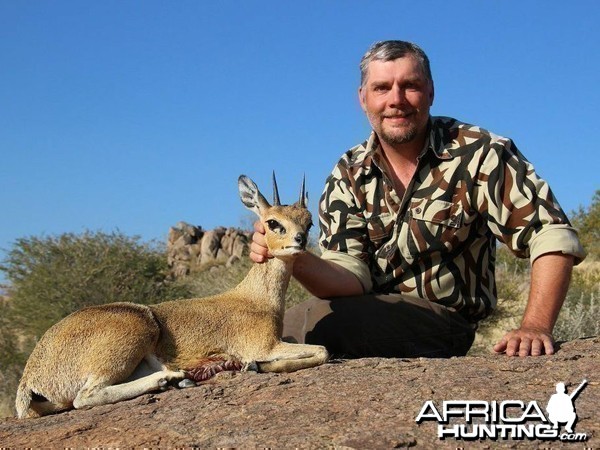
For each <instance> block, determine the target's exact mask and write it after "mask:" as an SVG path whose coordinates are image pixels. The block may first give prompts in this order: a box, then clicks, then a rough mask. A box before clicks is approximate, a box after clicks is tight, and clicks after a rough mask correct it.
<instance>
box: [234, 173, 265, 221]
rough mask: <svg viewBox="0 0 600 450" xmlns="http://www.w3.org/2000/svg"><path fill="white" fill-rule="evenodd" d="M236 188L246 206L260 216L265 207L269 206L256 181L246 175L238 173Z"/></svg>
mask: <svg viewBox="0 0 600 450" xmlns="http://www.w3.org/2000/svg"><path fill="white" fill-rule="evenodd" d="M238 189H239V191H240V199H241V200H242V203H243V204H244V206H245V207H246V208H248V209H249V210H251V211H254V212H255V213H256V215H257V216H259V217H260V216H262V214H263V213H264V211H265V210H266V209H267V208H270V207H271V205H269V202H268V201H267V200H266V199H265V197H264V196H263V195H262V194H261V193H260V191H259V190H258V186H256V183H254V181H252V180H251V179H250V178H248V177H247V176H246V175H240V177H239V178H238Z"/></svg>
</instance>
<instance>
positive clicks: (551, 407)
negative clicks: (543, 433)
mask: <svg viewBox="0 0 600 450" xmlns="http://www.w3.org/2000/svg"><path fill="white" fill-rule="evenodd" d="M586 384H587V380H583V381H582V382H581V384H580V385H579V386H578V387H577V389H575V391H573V393H572V394H571V395H568V394H567V389H566V388H565V383H556V394H554V395H553V396H552V397H550V400H549V401H548V406H546V411H547V412H548V419H550V422H552V424H553V425H554V426H553V427H552V428H553V429H555V430H557V429H558V424H559V423H566V424H567V425H566V427H565V430H566V431H567V433H573V425H574V424H575V421H576V420H577V414H576V413H575V405H573V402H574V400H575V397H577V396H578V395H579V393H580V392H581V390H582V389H583V388H584V387H585V385H586Z"/></svg>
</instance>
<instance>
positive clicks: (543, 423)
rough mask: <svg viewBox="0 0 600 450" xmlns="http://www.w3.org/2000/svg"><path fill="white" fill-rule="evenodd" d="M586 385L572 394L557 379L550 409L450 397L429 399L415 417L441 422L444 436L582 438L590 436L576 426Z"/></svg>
mask: <svg viewBox="0 0 600 450" xmlns="http://www.w3.org/2000/svg"><path fill="white" fill-rule="evenodd" d="M586 385H587V380H583V381H582V382H581V384H579V386H578V387H577V388H576V389H575V390H574V391H573V392H572V393H571V394H567V390H566V387H565V384H564V383H557V384H556V393H555V394H552V395H551V397H550V399H549V400H548V404H547V405H546V408H545V411H546V412H544V410H543V409H542V408H541V407H540V405H538V402H536V401H530V402H524V401H521V400H504V401H499V402H498V401H491V402H490V401H485V400H447V401H443V402H442V404H441V405H440V406H439V407H438V406H436V405H435V403H434V402H433V401H432V400H428V401H426V402H425V403H424V404H423V407H422V408H421V411H420V412H419V414H418V415H417V418H416V419H415V421H416V422H417V423H418V424H420V423H421V422H424V421H434V422H437V424H438V425H437V434H438V437H439V438H440V439H448V438H454V439H463V440H482V439H491V440H498V439H515V440H524V439H529V440H534V439H543V440H553V439H560V440H561V441H579V442H581V441H585V440H587V434H586V433H576V432H575V430H574V427H575V423H576V422H577V413H576V411H575V404H574V403H575V398H576V397H577V396H578V395H579V393H580V392H581V391H582V390H583V388H584V387H585V386H586ZM561 424H562V425H563V427H561ZM561 428H563V429H562V431H561Z"/></svg>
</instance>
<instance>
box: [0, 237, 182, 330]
mask: <svg viewBox="0 0 600 450" xmlns="http://www.w3.org/2000/svg"><path fill="white" fill-rule="evenodd" d="M0 270H2V271H4V272H5V273H6V276H7V279H8V281H9V287H8V293H9V297H10V301H9V302H8V303H9V308H8V317H9V318H10V321H11V326H12V327H14V328H15V329H17V330H19V332H20V333H21V334H22V335H25V336H28V337H31V338H33V339H38V338H39V337H41V335H42V334H43V333H44V332H45V331H46V330H47V329H48V328H49V327H50V326H52V325H53V324H54V323H56V322H58V321H59V320H60V319H62V318H63V317H65V316H66V315H68V314H70V313H71V312H73V311H75V310H78V309H80V308H83V307H86V306H91V305H98V304H102V303H110V302H117V301H129V302H136V303H143V304H151V303H156V302H159V301H162V300H166V299H171V298H175V297H179V296H182V295H185V294H186V293H185V292H183V291H182V290H181V287H180V286H179V285H175V284H172V283H168V282H167V274H168V270H167V264H166V257H165V253H164V251H162V250H160V249H158V248H156V246H152V245H149V244H142V243H140V242H139V238H132V237H127V236H125V235H123V234H121V233H111V234H106V233H102V232H86V233H83V234H81V235H76V234H71V233H69V234H62V235H60V236H56V237H42V238H39V237H28V238H21V239H18V240H17V241H16V242H15V243H14V245H13V247H12V249H10V250H9V252H8V255H7V257H6V259H5V261H4V263H3V264H2V265H1V266H0Z"/></svg>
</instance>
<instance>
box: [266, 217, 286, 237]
mask: <svg viewBox="0 0 600 450" xmlns="http://www.w3.org/2000/svg"><path fill="white" fill-rule="evenodd" d="M267 226H268V227H269V230H271V231H275V232H277V233H279V234H283V233H285V228H283V226H282V225H281V224H280V223H279V222H277V221H276V220H273V219H270V220H267Z"/></svg>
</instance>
